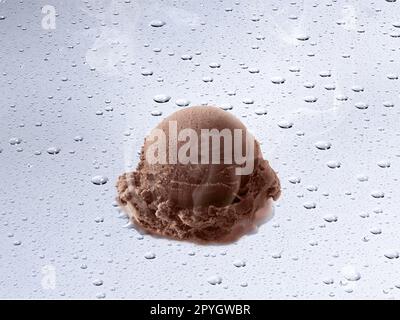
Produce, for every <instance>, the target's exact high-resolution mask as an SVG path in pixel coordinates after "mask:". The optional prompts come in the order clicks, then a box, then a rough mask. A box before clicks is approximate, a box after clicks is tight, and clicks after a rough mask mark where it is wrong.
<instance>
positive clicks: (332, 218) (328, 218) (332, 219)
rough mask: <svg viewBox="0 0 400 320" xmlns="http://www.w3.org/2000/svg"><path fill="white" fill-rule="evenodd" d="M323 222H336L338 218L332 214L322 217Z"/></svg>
mask: <svg viewBox="0 0 400 320" xmlns="http://www.w3.org/2000/svg"><path fill="white" fill-rule="evenodd" d="M324 220H325V221H326V222H337V220H338V217H337V216H335V215H333V214H329V215H326V216H324Z"/></svg>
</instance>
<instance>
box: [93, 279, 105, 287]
mask: <svg viewBox="0 0 400 320" xmlns="http://www.w3.org/2000/svg"><path fill="white" fill-rule="evenodd" d="M92 283H93V285H94V286H96V287H99V286H102V285H103V280H101V279H96V280H93V282H92Z"/></svg>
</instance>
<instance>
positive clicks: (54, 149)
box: [47, 147, 61, 154]
mask: <svg viewBox="0 0 400 320" xmlns="http://www.w3.org/2000/svg"><path fill="white" fill-rule="evenodd" d="M60 151H61V149H60V148H58V147H50V148H48V149H47V153H48V154H59V153H60Z"/></svg>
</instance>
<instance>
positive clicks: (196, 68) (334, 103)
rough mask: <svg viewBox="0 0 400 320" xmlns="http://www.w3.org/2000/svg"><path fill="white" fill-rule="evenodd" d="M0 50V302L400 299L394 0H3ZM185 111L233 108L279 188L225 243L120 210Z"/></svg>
mask: <svg viewBox="0 0 400 320" xmlns="http://www.w3.org/2000/svg"><path fill="white" fill-rule="evenodd" d="M44 5H50V6H53V7H54V9H55V11H56V13H57V16H56V17H55V23H56V25H52V24H51V19H50V20H49V19H48V16H46V15H48V14H51V8H50V9H49V8H48V7H46V8H47V10H50V11H47V10H45V13H42V11H41V8H42V6H44ZM49 12H50V13H49ZM46 17H47V18H46ZM43 19H45V21H44V22H43V21H42V20H43ZM42 22H43V23H42ZM160 22H164V23H160ZM152 25H153V26H152ZM48 27H55V29H46V28H48ZM0 43H1V46H0V65H1V70H0V72H1V75H0V88H1V95H0V103H1V108H0V137H1V139H0V151H1V153H0V163H1V165H0V181H1V188H0V190H1V192H0V203H1V207H0V237H1V240H0V298H62V299H63V298H93V299H96V298H106V299H114V298H136V299H142V298H150V299H152V298H165V299H171V298H196V299H198V298H200V299H203V298H220V299H228V298H233V299H235V298H251V299H258V298H263V299H265V298H278V299H280V298H306V299H308V298H322V299H338V298H349V299H359V298H386V299H389V298H399V297H400V277H399V270H400V259H398V255H399V254H398V252H399V251H400V237H399V230H400V229H399V228H400V220H399V208H400V200H399V199H400V197H399V196H400V194H399V190H398V185H399V176H400V150H399V145H400V125H399V120H400V116H399V105H400V101H399V85H400V80H399V79H398V77H399V75H400V64H399V59H400V53H399V49H400V3H399V1H397V2H388V1H384V0H379V1H291V2H289V1H271V2H270V1H240V2H239V1H204V0H202V1H144V0H142V1H134V0H131V1H129V0H125V1H124V0H119V1H68V2H67V1H33V0H31V1H27V0H26V1H17V0H0ZM218 66H219V67H218ZM211 80H212V81H211ZM160 94H164V95H168V96H170V97H171V99H170V101H169V102H167V103H162V104H160V103H156V102H155V101H154V100H153V98H154V97H155V96H156V95H160ZM182 99H183V100H182ZM177 100H178V101H177ZM185 100H188V101H190V105H195V104H206V103H208V104H217V105H220V106H223V107H224V108H230V107H232V109H231V110H229V111H227V112H232V113H233V114H235V115H237V116H238V117H240V118H241V119H242V121H243V122H244V123H246V124H247V125H248V126H249V128H250V129H251V130H252V131H253V133H254V134H255V136H256V137H257V139H258V140H259V141H260V142H261V143H262V148H263V151H264V155H265V157H266V158H267V159H269V160H270V162H271V165H272V166H273V168H275V169H276V170H277V171H278V172H279V176H280V178H281V181H282V185H283V194H282V197H281V198H280V199H279V201H278V202H277V203H276V204H275V215H274V217H273V218H272V219H271V220H270V221H268V222H267V223H266V224H264V225H263V226H262V227H261V228H260V229H259V231H258V232H257V233H255V234H251V235H248V236H245V237H243V238H242V239H240V240H239V241H237V242H236V243H234V244H231V245H221V246H200V245H195V244H191V243H185V242H176V241H171V240H165V239H160V238H154V237H152V236H149V235H141V234H140V233H139V232H138V231H136V230H135V229H132V228H129V227H124V226H126V225H127V222H128V221H127V220H126V218H124V216H123V215H122V214H121V213H120V212H119V210H118V208H117V207H116V204H115V202H114V199H115V195H116V194H115V188H114V184H115V181H116V179H117V177H118V175H119V174H121V173H122V172H124V171H129V170H132V169H133V168H134V167H135V166H136V163H137V160H138V155H137V152H138V150H139V149H140V146H141V143H142V141H143V138H144V135H145V134H146V133H147V132H148V131H149V130H150V129H151V128H152V127H153V126H154V125H156V124H157V123H158V122H159V121H160V119H161V118H163V117H165V116H167V115H168V114H170V113H171V112H173V111H175V110H178V109H180V108H182V106H178V105H177V104H180V105H182V104H186V101H185ZM98 176H100V177H98ZM107 179H108V180H107ZM92 180H93V181H95V182H97V184H94V183H93V182H92ZM102 182H106V183H105V184H101V183H102ZM99 183H100V184H99Z"/></svg>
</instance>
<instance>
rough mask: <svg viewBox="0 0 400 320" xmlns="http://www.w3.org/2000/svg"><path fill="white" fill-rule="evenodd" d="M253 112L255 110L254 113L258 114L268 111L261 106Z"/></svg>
mask: <svg viewBox="0 0 400 320" xmlns="http://www.w3.org/2000/svg"><path fill="white" fill-rule="evenodd" d="M254 112H255V114H257V115H259V116H261V115H264V114H267V113H268V112H267V109H266V108H263V107H260V108H257V109H256V110H255V111H254Z"/></svg>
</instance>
